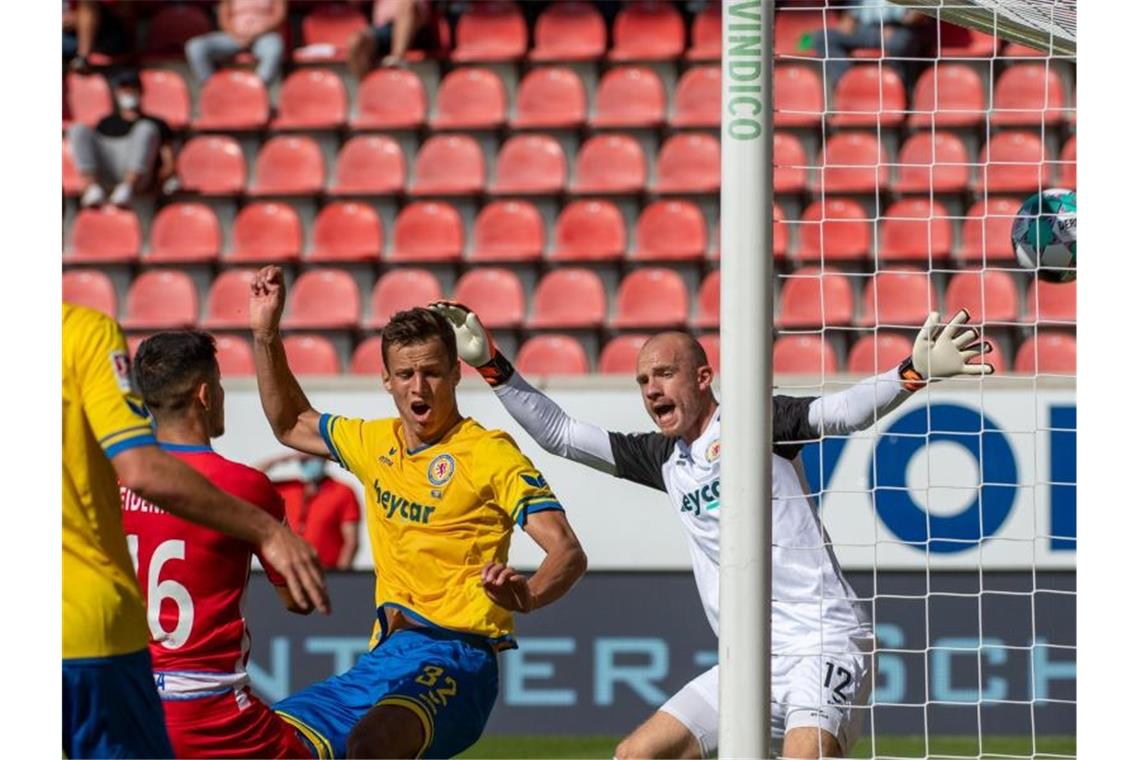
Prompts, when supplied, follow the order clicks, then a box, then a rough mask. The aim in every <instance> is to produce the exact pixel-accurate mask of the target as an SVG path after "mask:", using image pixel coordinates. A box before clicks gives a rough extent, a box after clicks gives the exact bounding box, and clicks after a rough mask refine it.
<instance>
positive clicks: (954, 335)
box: [899, 309, 994, 391]
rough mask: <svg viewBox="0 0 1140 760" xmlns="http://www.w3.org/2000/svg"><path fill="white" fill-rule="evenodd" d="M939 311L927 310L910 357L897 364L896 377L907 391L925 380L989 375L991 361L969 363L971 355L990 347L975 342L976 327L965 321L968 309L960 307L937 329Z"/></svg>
mask: <svg viewBox="0 0 1140 760" xmlns="http://www.w3.org/2000/svg"><path fill="white" fill-rule="evenodd" d="M938 319H939V314H938V312H936V311H932V312H930V315H929V316H928V317H927V318H926V323H925V324H924V325H923V326H922V329H921V330H919V331H918V337H917V338H916V339H915V341H914V350H913V351H912V353H911V355H910V358H909V359H907V360H906V361H904V362H903V363H902V364H901V365H899V377H901V378H902V379H903V384H904V387H905V388H906V389H907V390H908V391H916V390H918V389H920V388H922V387H923V386H924V385H926V383H927V382H928V381H933V380H941V379H942V378H946V377H954V376H955V375H992V374H993V372H994V367H993V365H992V364H986V363H982V364H970V363H969V362H970V360H971V359H973V358H974V357H977V356H981V355H982V354H988V353H989V352H990V351H992V350H993V346H991V345H990V344H989V343H988V342H986V343H979V342H978V338H979V334H978V331H977V329H975V328H974V327H972V326H970V325H966V324H965V323H966V322H967V321H968V320H969V319H970V312H968V311H966V310H965V309H960V310H959V311H958V313H957V314H955V315H954V318H953V319H951V320H950V321H949V322H948V323H947V324H946V325H945V326H944V327H942V328H941V329H939V325H938Z"/></svg>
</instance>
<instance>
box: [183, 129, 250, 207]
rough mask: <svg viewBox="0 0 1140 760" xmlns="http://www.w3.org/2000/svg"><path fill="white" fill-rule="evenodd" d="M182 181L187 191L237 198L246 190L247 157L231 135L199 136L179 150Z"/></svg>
mask: <svg viewBox="0 0 1140 760" xmlns="http://www.w3.org/2000/svg"><path fill="white" fill-rule="evenodd" d="M175 164H176V168H177V172H178V181H179V183H180V184H181V186H182V189H183V190H185V191H187V192H192V193H201V194H202V195H237V194H238V193H240V192H241V191H242V189H243V188H245V171H246V168H245V156H244V155H242V152H241V146H240V145H238V143H237V140H235V139H234V138H232V137H229V136H228V135H198V136H197V137H192V138H190V140H189V141H188V142H187V143H186V144H185V145H183V146H182V150H180V151H178V159H177V160H176V162H175Z"/></svg>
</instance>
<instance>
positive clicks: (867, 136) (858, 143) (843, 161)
mask: <svg viewBox="0 0 1140 760" xmlns="http://www.w3.org/2000/svg"><path fill="white" fill-rule="evenodd" d="M818 166H822V167H823V171H822V172H820V179H819V180H818V181H819V183H820V184H819V190H820V191H822V192H823V193H824V194H828V195H829V194H831V193H878V192H879V191H880V190H882V189H884V188H885V187H886V185H887V155H886V152H885V151H884V150H883V148H882V144H881V143H880V142H879V139H878V138H877V137H876V136H875V134H874V133H873V132H840V133H838V134H836V135H833V136H832V137H830V138H829V139H828V140H827V142H826V143H824V146H823V150H822V151H821V152H820V156H819V164H818Z"/></svg>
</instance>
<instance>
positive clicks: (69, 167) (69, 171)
mask: <svg viewBox="0 0 1140 760" xmlns="http://www.w3.org/2000/svg"><path fill="white" fill-rule="evenodd" d="M82 189H83V188H82V182H81V180H80V178H79V170H78V169H76V168H75V156H73V155H72V154H71V144H70V143H69V142H68V141H67V138H64V140H63V194H64V195H66V196H67V197H68V198H72V197H74V196H76V195H79V191H80V190H82Z"/></svg>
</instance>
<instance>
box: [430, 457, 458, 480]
mask: <svg viewBox="0 0 1140 760" xmlns="http://www.w3.org/2000/svg"><path fill="white" fill-rule="evenodd" d="M454 474H455V457H453V456H451V454H440V455H439V456H437V457H436V458H435V459H432V460H431V463H430V464H429V465H428V470H427V476H428V482H429V483H431V484H432V485H433V486H443V485H446V484H447V483H448V481H450V480H451V477H452V476H453V475H454Z"/></svg>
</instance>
